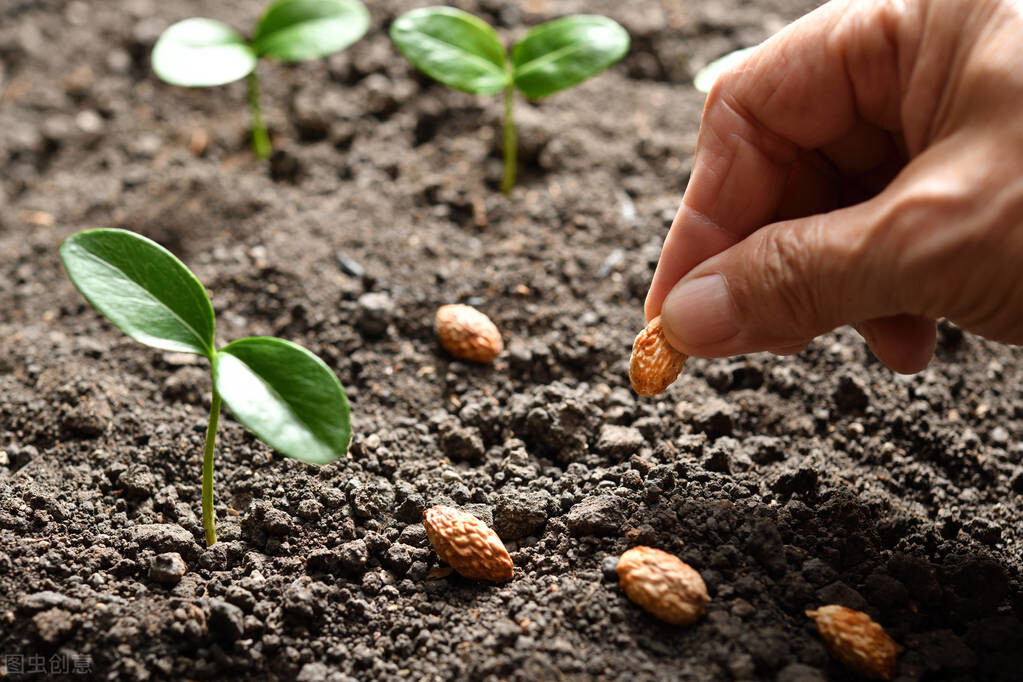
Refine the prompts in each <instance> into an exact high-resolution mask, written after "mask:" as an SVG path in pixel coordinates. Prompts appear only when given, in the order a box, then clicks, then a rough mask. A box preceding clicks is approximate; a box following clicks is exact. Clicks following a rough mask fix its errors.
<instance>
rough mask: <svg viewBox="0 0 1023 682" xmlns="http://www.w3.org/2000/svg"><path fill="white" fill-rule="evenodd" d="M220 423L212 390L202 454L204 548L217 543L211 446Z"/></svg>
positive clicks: (217, 395)
mask: <svg viewBox="0 0 1023 682" xmlns="http://www.w3.org/2000/svg"><path fill="white" fill-rule="evenodd" d="M219 421H220V394H219V393H217V389H216V387H214V388H213V399H212V400H211V401H210V423H209V425H208V426H207V427H206V447H205V448H203V453H202V527H203V528H205V529H206V546H207V547H209V546H210V545H212V544H214V543H215V542H216V541H217V518H216V516H215V515H214V513H213V446H214V445H216V442H217V422H219Z"/></svg>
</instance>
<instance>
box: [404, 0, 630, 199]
mask: <svg viewBox="0 0 1023 682" xmlns="http://www.w3.org/2000/svg"><path fill="white" fill-rule="evenodd" d="M391 39H392V40H393V41H394V43H395V45H397V46H398V49H399V50H401V53H402V54H404V55H405V57H407V58H408V60H409V61H410V62H412V65H413V66H415V67H416V68H417V69H419V70H420V71H422V72H423V73H425V74H426V75H427V76H430V77H431V78H433V79H435V80H438V81H440V82H441V83H443V84H445V85H447V86H449V87H452V88H455V89H457V90H462V91H464V92H468V93H472V94H478V95H493V94H496V93H499V92H503V93H504V176H503V178H502V180H501V191H502V192H504V193H505V194H508V193H509V192H510V191H511V189H512V187H513V186H514V185H515V171H516V137H515V120H514V117H513V115H512V114H513V108H514V102H515V91H516V90H519V91H520V92H522V94H524V95H525V96H526V97H529V98H530V99H540V98H541V97H546V96H547V95H551V94H553V93H555V92H558V91H560V90H565V89H566V88H570V87H572V86H574V85H577V84H579V83H581V82H582V81H584V80H586V79H587V78H589V77H591V76H594V75H596V74H598V73H600V72H601V71H603V70H604V69H606V68H608V67H609V66H611V65H612V64H614V63H615V62H617V61H618V60H619V59H621V58H622V57H624V56H625V53H626V52H628V50H629V34H628V32H627V31H626V30H625V29H624V28H622V27H621V26H620V25H619V24H618V23H617V22H615V21H612V20H611V19H608V18H607V17H602V16H597V15H592V14H578V15H573V16H568V17H562V18H560V19H555V20H554V21H549V22H547V23H544V24H540V25H539V26H536V27H534V28H532V29H530V30H529V31H528V32H527V33H526V35H524V36H523V37H522V39H521V40H519V41H518V42H517V43H516V44H515V46H514V47H513V48H512V51H511V54H510V55H509V54H508V52H507V51H506V50H505V48H504V45H503V44H502V43H501V40H500V38H498V36H497V32H496V31H495V30H494V29H493V27H491V26H490V25H489V24H488V23H486V22H485V21H483V20H482V19H479V18H478V17H476V16H474V15H472V14H469V13H468V12H464V11H462V10H460V9H455V8H454V7H424V8H421V9H415V10H412V11H411V12H407V13H405V14H403V15H401V16H400V17H398V18H397V19H396V20H395V21H394V23H393V24H391Z"/></svg>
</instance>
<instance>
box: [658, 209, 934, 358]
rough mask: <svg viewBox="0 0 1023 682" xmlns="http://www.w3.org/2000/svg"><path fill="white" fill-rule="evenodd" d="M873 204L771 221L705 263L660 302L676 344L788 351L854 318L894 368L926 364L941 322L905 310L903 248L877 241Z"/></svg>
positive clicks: (702, 351) (700, 349)
mask: <svg viewBox="0 0 1023 682" xmlns="http://www.w3.org/2000/svg"><path fill="white" fill-rule="evenodd" d="M872 204H873V202H865V203H862V204H858V205H856V206H853V207H850V208H846V209H842V210H838V211H833V212H831V213H826V214H817V215H813V216H810V217H807V218H803V219H799V220H790V221H784V222H779V223H774V224H771V225H767V226H765V227H763V228H761V229H759V230H756V231H755V232H753V233H752V234H750V235H749V236H747V237H746V238H745V239H743V240H742V241H740V242H738V243H736V244H735V245H733V246H731V247H730V248H728V249H726V250H724V251H722V252H720V253H718V254H717V255H715V256H713V257H711V258H709V259H707V260H705V261H703V262H702V263H701V264H700V265H698V266H696V267H695V268H693V269H692V270H691V271H690V272H689V273H687V274H686V276H685V277H683V278H682V279H681V280H680V281H679V282H678V283H677V284H676V285H675V286H674V287H673V288H672V289H671V291H670V292H669V293H668V295H667V296H666V297H665V299H664V302H663V304H662V306H661V321H662V325H663V329H664V333H665V336H666V337H667V339H668V341H669V343H671V345H672V346H674V347H675V348H676V349H678V350H679V351H681V352H683V353H686V354H687V355H696V356H702V357H723V356H729V355H738V354H742V353H751V352H756V351H764V350H769V351H782V352H784V351H785V350H786V349H791V348H798V347H800V346H802V345H805V344H806V343H807V342H808V341H810V340H811V339H813V338H814V337H816V336H819V335H820V334H823V333H825V332H827V331H830V330H832V329H834V328H836V327H839V326H841V325H843V324H854V325H855V326H856V328H857V330H858V331H859V332H860V333H861V334H862V335H863V336H864V338H865V339H866V340H867V342H868V344H869V345H870V347H871V349H872V350H873V351H874V353H875V354H876V355H877V356H878V358H879V359H880V360H881V361H882V362H884V363H885V364H886V365H888V366H889V367H891V368H892V369H894V370H895V371H898V372H905V373H910V372H916V371H919V370H921V369H923V367H925V366H926V365H927V362H928V361H929V360H930V357H931V355H932V353H933V350H934V341H935V325H934V321H933V320H932V319H928V318H924V317H920V316H917V315H909V314H903V313H904V311H906V310H908V309H910V308H909V307H908V306H907V305H906V302H905V301H903V300H900V299H901V298H902V297H903V296H904V295H906V292H904V291H902V290H901V289H900V287H899V286H898V285H897V284H898V283H897V281H896V278H897V273H898V272H899V270H900V268H899V267H898V263H896V262H894V259H895V258H897V257H898V249H891V248H881V247H880V245H878V244H875V243H874V241H875V238H874V237H873V235H875V234H876V233H877V231H876V230H873V229H871V226H872V225H873V224H874V223H875V220H874V218H875V216H874V215H873V214H874V212H875V210H876V208H875V207H874V206H873V205H872Z"/></svg>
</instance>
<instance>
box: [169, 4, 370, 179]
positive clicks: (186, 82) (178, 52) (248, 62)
mask: <svg viewBox="0 0 1023 682" xmlns="http://www.w3.org/2000/svg"><path fill="white" fill-rule="evenodd" d="M367 28H369V12H368V11H367V10H366V7H365V5H363V4H362V3H361V2H359V1H358V0H279V2H275V3H273V4H272V5H270V7H268V8H267V10H266V12H265V13H264V14H263V18H262V19H260V20H259V23H258V24H256V31H255V33H254V34H253V36H252V39H251V40H249V41H248V42H246V41H245V39H244V38H242V37H241V36H240V35H239V34H238V33H237V32H236V31H235V30H234V29H233V28H231V27H230V26H228V25H227V24H224V23H222V22H219V21H216V20H214V19H205V18H193V19H185V20H184V21H179V22H178V23H176V24H174V25H173V26H171V27H169V28H168V29H167V30H166V31H164V32H163V33H162V34H161V35H160V37H159V39H157V41H156V45H154V46H153V54H152V65H153V71H154V72H155V73H156V75H157V76H159V77H160V79H162V80H164V81H166V82H168V83H170V84H172V85H183V86H186V87H194V88H206V87H213V86H216V85H226V84H227V83H232V82H234V81H236V80H240V79H242V78H246V77H247V78H248V86H249V112H250V115H251V118H252V123H251V125H252V151H253V152H254V153H255V155H256V156H257V157H259V158H261V159H265V158H267V157H268V156H270V151H271V149H270V136H269V135H268V134H267V131H266V126H265V125H264V124H263V114H262V108H261V107H260V104H259V75H258V72H257V70H256V63H257V62H258V60H259V58H260V57H271V58H274V59H279V60H280V61H282V62H301V61H306V60H309V59H317V58H319V57H325V56H327V55H329V54H333V53H335V52H340V51H341V50H343V49H345V48H346V47H348V46H349V45H351V44H352V43H354V42H355V41H356V40H358V39H359V38H361V37H362V36H363V35H364V34H365V33H366V29H367Z"/></svg>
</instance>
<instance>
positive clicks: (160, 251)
mask: <svg viewBox="0 0 1023 682" xmlns="http://www.w3.org/2000/svg"><path fill="white" fill-rule="evenodd" d="M60 258H61V260H62V261H63V262H64V268H65V269H66V270H67V273H68V276H69V277H70V278H71V281H72V282H73V283H74V285H75V287H77V289H78V291H80V292H81V294H82V295H83V296H84V297H85V299H86V300H87V301H88V302H89V303H91V304H92V306H93V307H94V308H96V309H97V310H98V311H99V312H101V313H102V314H103V315H105V316H106V317H107V319H109V320H110V321H111V322H113V323H114V325H115V326H116V327H117V328H118V329H120V330H121V331H123V332H124V333H125V334H127V335H128V336H130V337H131V338H133V339H135V340H136V341H138V342H140V343H144V344H146V345H147V346H152V347H153V348H159V349H161V350H166V351H174V352H181V353H195V354H197V355H202V356H205V357H206V358H207V359H208V360H209V361H210V370H211V374H212V379H213V395H212V400H211V401H210V417H209V424H208V426H207V429H206V444H205V447H204V449H203V467H202V519H203V528H204V529H205V531H206V544H207V545H212V544H213V543H215V542H216V541H217V532H216V523H215V518H214V512H213V449H214V444H215V442H216V438H217V422H218V420H219V417H220V404H221V402H223V403H224V404H226V405H227V407H228V408H229V409H230V410H231V413H232V414H233V415H234V417H235V419H237V420H238V421H239V422H241V423H242V424H243V425H244V426H246V427H247V428H248V429H249V430H250V431H252V432H253V433H254V434H256V436H258V437H259V438H260V439H262V440H263V441H265V442H266V443H267V444H268V445H270V447H272V448H274V449H275V450H277V451H278V452H280V453H282V454H284V455H286V456H288V457H292V458H294V459H298V460H302V461H303V462H310V463H312V464H327V463H329V462H333V461H334V460H336V459H337V458H339V457H341V455H343V454H344V453H345V452H346V451H347V449H348V442H349V439H350V437H351V426H350V423H349V409H348V398H347V396H346V395H345V391H344V388H342V386H341V382H340V381H338V379H337V377H336V376H335V375H334V373H333V372H332V371H331V370H330V368H329V367H327V365H326V364H324V362H323V361H322V360H320V359H319V358H318V357H316V356H315V355H313V354H312V353H310V352H309V351H308V350H306V349H305V348H303V347H301V346H299V345H296V344H294V343H291V342H290V341H285V340H283V339H277V338H272V337H265V336H250V337H248V338H244V339H239V340H237V341H233V342H231V343H229V344H227V345H226V346H224V347H223V348H221V349H219V350H217V349H216V342H215V339H214V323H215V322H214V314H213V305H212V304H211V303H210V299H209V296H208V295H207V294H206V289H205V288H204V287H203V285H202V284H201V283H200V282H199V280H198V279H197V278H196V276H195V275H194V274H192V272H191V271H190V270H189V269H188V268H187V267H186V266H185V264H184V263H182V262H181V261H180V260H178V259H177V258H176V257H175V256H174V254H172V253H171V252H170V251H168V250H167V249H165V248H163V247H162V246H160V245H159V244H157V243H156V242H153V241H151V240H149V239H147V238H145V237H143V236H141V235H138V234H135V233H134V232H128V231H126V230H117V229H105V228H104V229H94V230H85V231H84V232H79V233H77V234H74V235H72V236H70V237H68V238H67V239H66V240H65V241H64V243H63V244H62V245H61V247H60Z"/></svg>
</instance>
